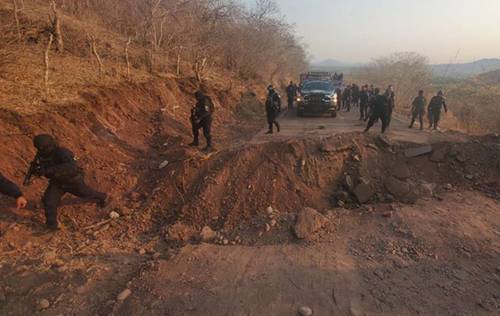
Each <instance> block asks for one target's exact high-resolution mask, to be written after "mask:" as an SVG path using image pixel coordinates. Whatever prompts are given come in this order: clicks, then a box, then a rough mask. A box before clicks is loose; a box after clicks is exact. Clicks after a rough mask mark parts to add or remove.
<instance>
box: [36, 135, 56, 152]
mask: <svg viewBox="0 0 500 316" xmlns="http://www.w3.org/2000/svg"><path fill="white" fill-rule="evenodd" d="M33 145H34V146H35V148H36V149H37V150H38V152H39V153H40V155H41V156H48V155H50V154H51V153H52V152H53V151H54V150H55V149H56V148H57V142H56V140H55V139H54V138H53V137H52V136H50V135H48V134H40V135H37V136H35V137H34V138H33Z"/></svg>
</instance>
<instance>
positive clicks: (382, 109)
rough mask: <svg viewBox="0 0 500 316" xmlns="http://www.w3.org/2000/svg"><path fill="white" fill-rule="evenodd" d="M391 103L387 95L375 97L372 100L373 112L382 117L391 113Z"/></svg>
mask: <svg viewBox="0 0 500 316" xmlns="http://www.w3.org/2000/svg"><path fill="white" fill-rule="evenodd" d="M389 107H390V103H389V100H388V98H387V96H385V95H380V94H378V95H374V96H373V99H372V110H373V113H374V114H376V115H382V114H385V113H387V112H388V111H389Z"/></svg>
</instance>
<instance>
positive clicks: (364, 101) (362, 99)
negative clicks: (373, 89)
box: [359, 91, 370, 105]
mask: <svg viewBox="0 0 500 316" xmlns="http://www.w3.org/2000/svg"><path fill="white" fill-rule="evenodd" d="M369 99H370V94H369V92H368V91H361V93H360V95H359V102H360V103H361V105H367V104H368V100H369Z"/></svg>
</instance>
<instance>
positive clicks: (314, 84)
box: [302, 81, 333, 91]
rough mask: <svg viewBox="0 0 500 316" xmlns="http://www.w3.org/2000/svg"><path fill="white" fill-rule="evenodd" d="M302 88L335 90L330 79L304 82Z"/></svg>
mask: <svg viewBox="0 0 500 316" xmlns="http://www.w3.org/2000/svg"><path fill="white" fill-rule="evenodd" d="M302 90H322V91H331V90H333V86H332V83H331V82H328V81H311V82H306V83H304V86H303V87H302Z"/></svg>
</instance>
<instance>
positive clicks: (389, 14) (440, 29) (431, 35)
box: [248, 0, 500, 63]
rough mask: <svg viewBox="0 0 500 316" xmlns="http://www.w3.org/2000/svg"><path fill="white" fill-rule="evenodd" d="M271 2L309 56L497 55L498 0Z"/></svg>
mask: <svg viewBox="0 0 500 316" xmlns="http://www.w3.org/2000/svg"><path fill="white" fill-rule="evenodd" d="M248 1H250V0H248ZM277 2H278V3H279V6H280V9H281V11H282V12H283V14H284V15H285V16H286V17H287V20H289V21H290V22H293V23H295V24H296V26H297V28H296V30H297V32H298V34H299V35H300V36H301V37H302V38H303V40H304V42H305V43H306V44H307V45H308V46H309V51H310V53H311V54H312V56H313V59H315V60H316V59H326V58H335V59H339V60H342V61H355V62H365V61H369V60H371V59H372V58H374V57H379V56H382V55H387V54H390V53H392V52H396V51H415V52H418V53H421V54H424V55H426V56H428V57H429V58H430V60H431V62H433V63H447V62H450V61H451V62H455V61H457V62H464V61H465V62H468V61H472V60H475V59H480V58H493V57H495V58H500V0H277ZM457 52H459V55H458V58H457V59H456V60H455V56H456V55H457Z"/></svg>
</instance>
